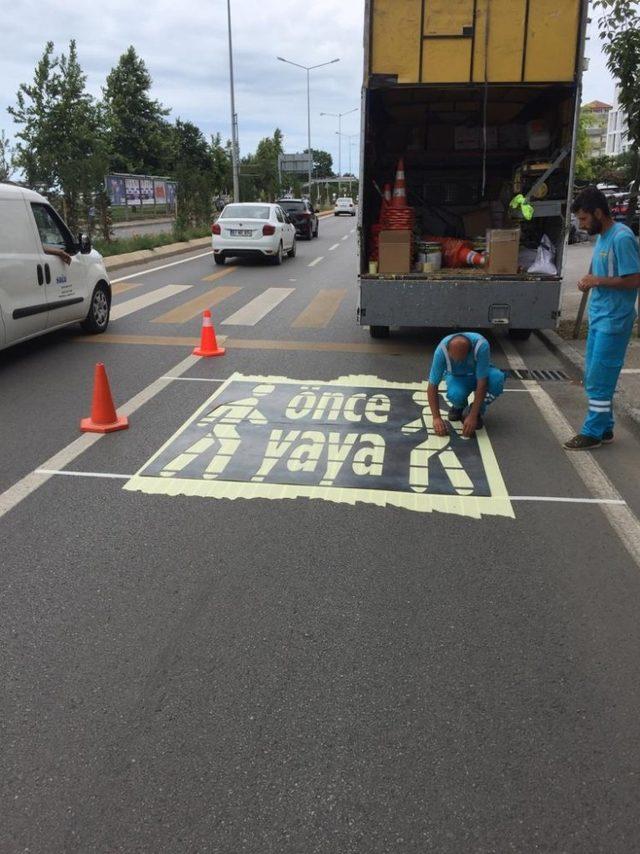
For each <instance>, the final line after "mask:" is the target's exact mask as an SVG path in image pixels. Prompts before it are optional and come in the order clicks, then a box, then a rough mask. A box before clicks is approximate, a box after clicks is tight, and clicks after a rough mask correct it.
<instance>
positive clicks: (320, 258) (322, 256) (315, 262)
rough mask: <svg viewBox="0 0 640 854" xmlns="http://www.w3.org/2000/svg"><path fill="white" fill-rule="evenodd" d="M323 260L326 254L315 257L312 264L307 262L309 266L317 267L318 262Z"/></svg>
mask: <svg viewBox="0 0 640 854" xmlns="http://www.w3.org/2000/svg"><path fill="white" fill-rule="evenodd" d="M321 261H324V255H321V256H320V257H319V258H315V259H314V260H313V261H312V262H311V263H310V264H307V267H315V266H316V264H319V263H320V262H321Z"/></svg>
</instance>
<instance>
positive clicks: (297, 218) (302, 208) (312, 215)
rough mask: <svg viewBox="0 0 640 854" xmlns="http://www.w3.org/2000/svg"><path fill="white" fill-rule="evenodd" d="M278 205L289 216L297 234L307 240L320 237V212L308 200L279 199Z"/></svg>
mask: <svg viewBox="0 0 640 854" xmlns="http://www.w3.org/2000/svg"><path fill="white" fill-rule="evenodd" d="M277 204H279V205H280V207H281V208H282V210H283V211H284V212H285V213H286V214H288V215H289V219H290V220H291V222H292V223H293V224H294V225H295V227H296V234H298V235H299V236H300V237H304V238H306V240H311V238H312V237H317V236H318V217H317V213H318V212H317V211H316V210H314V208H313V206H312V205H311V202H309V201H308V199H278V202H277Z"/></svg>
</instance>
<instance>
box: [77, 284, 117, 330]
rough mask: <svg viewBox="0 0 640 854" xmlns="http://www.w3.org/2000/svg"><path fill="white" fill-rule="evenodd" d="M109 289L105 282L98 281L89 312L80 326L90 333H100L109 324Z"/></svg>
mask: <svg viewBox="0 0 640 854" xmlns="http://www.w3.org/2000/svg"><path fill="white" fill-rule="evenodd" d="M110 310H111V305H110V303H109V291H108V290H107V286H106V285H105V284H104V283H103V282H98V284H97V285H96V286H95V288H94V290H93V294H92V296H91V305H90V306H89V312H88V314H87V316H86V317H85V319H84V320H83V321H82V323H81V324H80V326H81V327H82V328H83V329H84V331H85V332H88V333H89V334H90V335H99V334H100V332H104V331H105V329H106V328H107V326H108V325H109V312H110Z"/></svg>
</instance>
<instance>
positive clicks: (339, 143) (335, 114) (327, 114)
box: [320, 107, 359, 178]
mask: <svg viewBox="0 0 640 854" xmlns="http://www.w3.org/2000/svg"><path fill="white" fill-rule="evenodd" d="M358 109H359V107H354V108H353V110H347V112H346V113H320V115H321V116H333V118H334V119H338V133H339V134H340V140H339V142H338V178H341V177H342V117H343V116H349V115H351V113H357V112H358Z"/></svg>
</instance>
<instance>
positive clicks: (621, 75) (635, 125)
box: [593, 0, 640, 220]
mask: <svg viewBox="0 0 640 854" xmlns="http://www.w3.org/2000/svg"><path fill="white" fill-rule="evenodd" d="M593 5H594V9H600V10H601V12H602V15H601V17H600V18H599V20H598V27H599V31H600V38H601V39H602V41H603V44H604V52H605V55H606V57H607V66H608V68H609V71H610V72H611V73H612V74H613V76H614V77H615V78H616V80H617V81H618V83H619V86H620V92H619V100H620V106H621V108H622V109H623V110H624V112H625V114H626V116H627V123H628V127H629V139H630V141H631V147H632V149H633V150H634V151H636V152H637V151H638V150H639V149H640V6H639V5H638V3H637V2H636V0H594V4H593ZM636 178H640V173H638V172H636ZM637 183H638V182H637V181H636V193H635V194H634V196H633V201H632V204H631V205H630V211H629V220H631V219H632V217H633V215H634V213H635V209H636V205H637Z"/></svg>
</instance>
